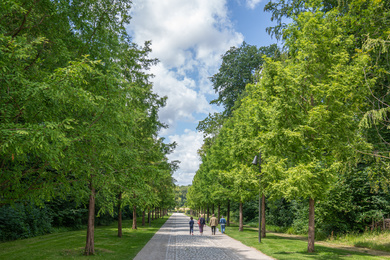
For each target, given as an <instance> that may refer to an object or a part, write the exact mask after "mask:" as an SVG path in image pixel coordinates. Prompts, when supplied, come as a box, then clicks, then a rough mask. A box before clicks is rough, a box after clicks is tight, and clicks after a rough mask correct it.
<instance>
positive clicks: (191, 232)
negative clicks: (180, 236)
mask: <svg viewBox="0 0 390 260" xmlns="http://www.w3.org/2000/svg"><path fill="white" fill-rule="evenodd" d="M190 235H194V218H193V217H191V219H190Z"/></svg>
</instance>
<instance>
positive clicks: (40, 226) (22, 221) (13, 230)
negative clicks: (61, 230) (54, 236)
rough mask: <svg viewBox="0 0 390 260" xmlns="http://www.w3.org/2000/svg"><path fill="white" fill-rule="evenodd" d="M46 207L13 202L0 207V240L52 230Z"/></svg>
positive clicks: (41, 233)
mask: <svg viewBox="0 0 390 260" xmlns="http://www.w3.org/2000/svg"><path fill="white" fill-rule="evenodd" d="M51 222H52V219H51V217H50V214H48V211H47V208H38V207H36V206H34V205H32V204H28V205H26V206H25V205H23V204H15V205H13V206H9V205H6V206H3V207H1V208H0V240H1V241H8V240H16V239H20V238H28V237H34V236H39V235H43V234H46V233H50V232H52V226H51Z"/></svg>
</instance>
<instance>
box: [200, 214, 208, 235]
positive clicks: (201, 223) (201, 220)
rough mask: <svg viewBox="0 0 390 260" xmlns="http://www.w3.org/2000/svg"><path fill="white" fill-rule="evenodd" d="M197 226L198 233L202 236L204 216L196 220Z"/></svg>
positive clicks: (204, 222)
mask: <svg viewBox="0 0 390 260" xmlns="http://www.w3.org/2000/svg"><path fill="white" fill-rule="evenodd" d="M198 225H199V233H200V234H201V235H203V227H204V225H206V220H205V219H204V215H200V218H199V220H198Z"/></svg>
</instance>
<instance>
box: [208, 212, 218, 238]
mask: <svg viewBox="0 0 390 260" xmlns="http://www.w3.org/2000/svg"><path fill="white" fill-rule="evenodd" d="M217 226H218V219H217V218H216V217H215V216H214V214H213V215H212V217H211V219H210V227H211V234H212V235H215V229H216V228H217Z"/></svg>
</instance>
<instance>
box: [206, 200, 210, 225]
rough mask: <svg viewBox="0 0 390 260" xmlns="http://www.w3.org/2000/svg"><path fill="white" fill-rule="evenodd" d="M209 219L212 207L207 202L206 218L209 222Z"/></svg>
mask: <svg viewBox="0 0 390 260" xmlns="http://www.w3.org/2000/svg"><path fill="white" fill-rule="evenodd" d="M209 219H210V207H209V204H207V218H206V223H208V222H209Z"/></svg>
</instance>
